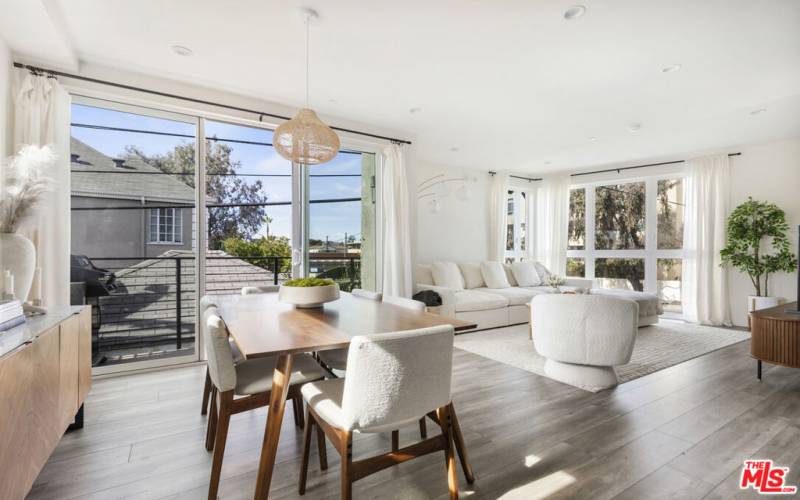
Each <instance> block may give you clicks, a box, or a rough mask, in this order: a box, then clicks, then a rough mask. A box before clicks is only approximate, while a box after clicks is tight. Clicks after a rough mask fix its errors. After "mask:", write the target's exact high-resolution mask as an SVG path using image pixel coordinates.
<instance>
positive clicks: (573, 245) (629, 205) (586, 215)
mask: <svg viewBox="0 0 800 500" xmlns="http://www.w3.org/2000/svg"><path fill="white" fill-rule="evenodd" d="M683 198H684V180H683V179H682V178H680V177H667V178H648V179H644V180H637V181H632V182H615V183H595V184H591V185H585V186H576V187H575V188H573V189H572V190H571V191H570V197H569V228H568V241H567V245H568V247H567V248H568V250H567V275H568V276H576V277H586V278H589V279H594V280H595V281H596V286H599V287H605V288H621V289H627V290H636V291H648V292H652V293H657V294H658V296H659V298H660V299H661V302H662V305H663V306H664V309H665V310H666V311H669V312H674V313H680V312H681V310H682V308H681V279H682V263H683V220H684V212H683V208H684V200H683Z"/></svg>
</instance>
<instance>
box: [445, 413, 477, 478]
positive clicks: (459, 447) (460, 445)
mask: <svg viewBox="0 0 800 500" xmlns="http://www.w3.org/2000/svg"><path fill="white" fill-rule="evenodd" d="M449 410H450V422H451V424H452V426H453V441H455V444H456V451H457V452H458V458H459V459H460V460H461V468H462V469H463V470H464V476H465V477H466V478H467V482H468V483H469V484H472V483H474V482H475V475H474V474H473V473H472V464H470V463H469V455H468V454H467V445H466V444H464V434H463V433H462V432H461V425H460V424H459V423H458V416H457V415H456V409H455V407H454V406H453V403H450V405H449Z"/></svg>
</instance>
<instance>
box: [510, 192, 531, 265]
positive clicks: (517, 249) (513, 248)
mask: <svg viewBox="0 0 800 500" xmlns="http://www.w3.org/2000/svg"><path fill="white" fill-rule="evenodd" d="M531 200H532V195H531V193H530V192H528V191H521V190H512V191H509V192H508V213H507V216H506V262H514V261H516V260H520V259H522V258H523V257H525V254H526V251H527V247H528V245H530V244H531V238H530V237H529V234H528V228H529V227H531V226H530V224H528V221H529V220H531V208H532V204H531Z"/></svg>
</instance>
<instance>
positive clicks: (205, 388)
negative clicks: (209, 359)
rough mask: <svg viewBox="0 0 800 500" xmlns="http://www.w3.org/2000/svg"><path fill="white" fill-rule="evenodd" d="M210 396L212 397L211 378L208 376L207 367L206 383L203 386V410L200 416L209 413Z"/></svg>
mask: <svg viewBox="0 0 800 500" xmlns="http://www.w3.org/2000/svg"><path fill="white" fill-rule="evenodd" d="M209 396H211V376H210V375H209V374H208V367H206V382H205V384H204V385H203V408H202V409H201V410H200V415H205V414H207V413H208V399H209Z"/></svg>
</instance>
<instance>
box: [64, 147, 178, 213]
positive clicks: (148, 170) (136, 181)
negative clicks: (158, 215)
mask: <svg viewBox="0 0 800 500" xmlns="http://www.w3.org/2000/svg"><path fill="white" fill-rule="evenodd" d="M70 153H71V156H72V160H71V165H70V167H71V171H72V175H71V184H72V186H71V190H72V195H73V196H86V197H93V198H113V199H123V200H136V201H141V200H142V199H143V198H144V200H145V201H149V202H153V201H156V202H168V203H194V188H192V187H191V186H189V185H187V184H185V183H183V182H181V180H180V178H181V176H179V175H164V174H163V173H162V172H161V170H159V169H157V168H155V167H153V166H151V165H148V164H147V163H146V162H144V161H143V160H140V159H138V158H126V159H125V162H124V163H122V166H121V167H118V166H117V165H116V164H115V162H114V160H113V159H112V158H109V157H108V156H106V155H104V154H103V153H101V152H99V151H97V150H96V149H94V148H92V147H91V146H89V145H88V144H85V143H83V142H81V141H79V140H77V139H75V138H74V137H71V138H70ZM151 174H156V175H151Z"/></svg>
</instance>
